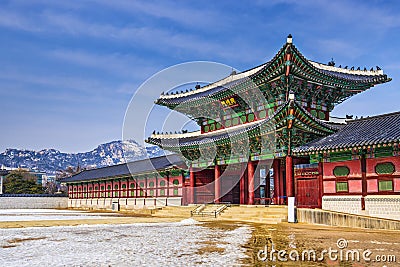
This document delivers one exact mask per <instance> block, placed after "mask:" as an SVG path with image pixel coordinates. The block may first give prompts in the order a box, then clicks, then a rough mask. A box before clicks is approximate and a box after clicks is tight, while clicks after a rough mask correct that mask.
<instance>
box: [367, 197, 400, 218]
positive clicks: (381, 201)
mask: <svg viewBox="0 0 400 267" xmlns="http://www.w3.org/2000/svg"><path fill="white" fill-rule="evenodd" d="M365 210H366V211H367V212H368V215H369V216H373V217H380V218H387V219H394V220H400V195H387V196H383V195H380V196H366V197H365Z"/></svg>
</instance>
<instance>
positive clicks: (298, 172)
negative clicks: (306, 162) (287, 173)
mask: <svg viewBox="0 0 400 267" xmlns="http://www.w3.org/2000/svg"><path fill="white" fill-rule="evenodd" d="M318 175H319V171H318V168H304V169H295V170H294V176H295V178H316V177H317V176H318Z"/></svg>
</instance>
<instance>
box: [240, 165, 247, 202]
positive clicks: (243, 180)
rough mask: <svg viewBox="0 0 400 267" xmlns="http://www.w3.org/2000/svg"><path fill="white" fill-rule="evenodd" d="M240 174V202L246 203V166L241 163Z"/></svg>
mask: <svg viewBox="0 0 400 267" xmlns="http://www.w3.org/2000/svg"><path fill="white" fill-rule="evenodd" d="M241 168H242V169H241V176H240V181H239V187H240V204H242V205H243V204H246V173H245V171H246V166H245V165H244V164H241Z"/></svg>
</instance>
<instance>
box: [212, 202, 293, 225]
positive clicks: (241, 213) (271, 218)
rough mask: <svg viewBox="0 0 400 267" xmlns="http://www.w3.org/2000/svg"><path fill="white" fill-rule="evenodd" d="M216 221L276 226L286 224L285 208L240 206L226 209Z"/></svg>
mask: <svg viewBox="0 0 400 267" xmlns="http://www.w3.org/2000/svg"><path fill="white" fill-rule="evenodd" d="M217 219H218V220H232V221H243V222H255V223H266V224H277V223H281V222H287V219H288V216H287V206H275V205H271V206H268V207H266V206H262V205H240V206H232V207H229V208H227V209H226V210H225V211H224V212H222V213H221V214H220V216H219V217H218V218H217Z"/></svg>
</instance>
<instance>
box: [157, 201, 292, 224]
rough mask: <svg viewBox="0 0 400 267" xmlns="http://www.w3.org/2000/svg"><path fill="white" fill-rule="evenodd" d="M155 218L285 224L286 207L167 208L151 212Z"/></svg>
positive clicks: (223, 206) (213, 206) (213, 205)
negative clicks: (192, 218)
mask: <svg viewBox="0 0 400 267" xmlns="http://www.w3.org/2000/svg"><path fill="white" fill-rule="evenodd" d="M152 215H153V216H156V217H174V218H182V219H185V218H190V217H191V216H193V217H195V219H196V220H199V221H209V220H221V221H242V222H254V223H265V224H277V223H281V222H287V206H275V205H271V206H268V207H266V206H263V205H240V206H239V205H232V206H227V205H224V204H220V205H218V204H209V205H198V206H195V205H191V206H167V207H163V208H159V209H155V210H153V213H152Z"/></svg>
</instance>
